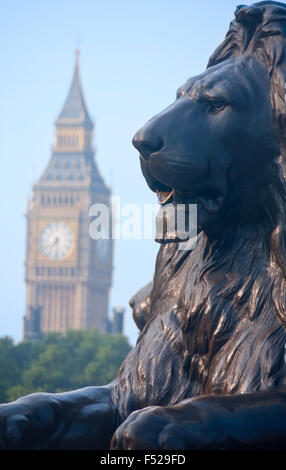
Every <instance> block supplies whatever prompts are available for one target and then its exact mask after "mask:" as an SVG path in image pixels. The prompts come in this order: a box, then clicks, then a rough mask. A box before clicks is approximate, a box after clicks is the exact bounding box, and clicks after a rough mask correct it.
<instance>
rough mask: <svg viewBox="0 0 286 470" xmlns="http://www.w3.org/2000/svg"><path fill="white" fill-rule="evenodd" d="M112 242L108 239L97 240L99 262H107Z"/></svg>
mask: <svg viewBox="0 0 286 470" xmlns="http://www.w3.org/2000/svg"><path fill="white" fill-rule="evenodd" d="M110 248H111V245H110V240H109V239H106V238H99V239H98V240H96V254H97V258H98V259H99V261H101V262H104V261H107V260H108V258H109V254H110Z"/></svg>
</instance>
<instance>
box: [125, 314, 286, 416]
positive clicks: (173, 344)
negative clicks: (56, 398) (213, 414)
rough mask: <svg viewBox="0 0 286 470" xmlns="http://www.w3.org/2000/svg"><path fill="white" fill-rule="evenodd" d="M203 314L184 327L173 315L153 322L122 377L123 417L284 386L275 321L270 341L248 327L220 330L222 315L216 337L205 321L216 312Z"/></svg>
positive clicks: (281, 331) (268, 336) (256, 328)
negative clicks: (211, 397)
mask: <svg viewBox="0 0 286 470" xmlns="http://www.w3.org/2000/svg"><path fill="white" fill-rule="evenodd" d="M206 310H207V309H206V306H205V310H200V312H196V315H194V316H193V318H192V319H191V320H189V324H184V325H183V327H182V313H181V314H179V313H178V312H176V310H173V309H171V310H169V311H166V312H165V313H163V314H160V315H158V316H157V317H155V318H154V319H153V321H152V322H151V323H150V325H149V327H148V328H147V329H146V331H145V332H144V334H143V336H142V338H141V340H140V341H139V342H138V344H137V345H136V347H135V348H134V349H133V350H132V351H131V353H130V354H129V356H128V360H127V362H126V363H125V366H124V367H123V369H122V371H121V375H120V384H121V392H123V393H122V394H121V399H122V401H123V403H122V405H123V409H124V411H123V414H126V415H128V414H129V413H130V412H131V411H133V410H134V409H137V408H141V407H145V406H148V405H158V404H159V405H171V404H174V403H177V402H179V401H181V400H183V399H185V398H189V397H193V396H198V395H201V394H206V393H207V394H208V393H219V394H222V393H246V392H251V391H256V390H265V389H269V388H272V387H273V386H279V385H280V384H281V383H282V382H283V380H284V377H285V361H284V354H285V348H284V347H285V341H286V337H285V330H284V328H283V327H282V326H281V324H280V323H279V322H277V321H276V319H275V318H274V317H273V318H274V321H273V328H274V329H273V328H272V330H271V331H272V335H271V334H270V333H269V334H267V332H266V331H263V327H262V326H261V327H260V326H258V325H255V324H252V325H251V324H248V323H247V322H239V323H238V324H237V323H236V324H235V323H234V324H233V325H230V323H229V322H226V323H225V325H224V324H223V319H224V318H225V316H224V315H222V316H221V317H220V318H217V322H216V323H215V325H214V326H216V329H217V331H216V332H215V331H214V330H213V329H212V327H211V325H210V319H209V317H210V316H211V315H214V314H215V312H211V311H209V312H207V311H206ZM229 313H232V314H233V315H234V314H235V313H234V312H229ZM184 314H186V312H184ZM219 328H220V331H219ZM218 331H219V335H218ZM274 332H275V334H273V333H274ZM216 335H218V336H217V341H216V339H215V336H216Z"/></svg>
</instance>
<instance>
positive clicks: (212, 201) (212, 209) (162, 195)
mask: <svg viewBox="0 0 286 470" xmlns="http://www.w3.org/2000/svg"><path fill="white" fill-rule="evenodd" d="M156 193H157V199H158V203H159V204H160V205H161V206H165V205H167V204H170V203H175V204H201V205H202V206H203V207H204V209H205V210H206V211H207V212H208V213H210V214H216V213H217V212H218V211H219V210H220V209H221V208H222V205H223V202H224V196H223V195H222V194H220V193H218V192H217V191H211V190H208V191H204V192H203V193H202V194H200V195H195V194H194V193H191V192H181V191H178V190H176V189H174V188H173V189H171V188H170V190H169V191H159V190H157V191H156Z"/></svg>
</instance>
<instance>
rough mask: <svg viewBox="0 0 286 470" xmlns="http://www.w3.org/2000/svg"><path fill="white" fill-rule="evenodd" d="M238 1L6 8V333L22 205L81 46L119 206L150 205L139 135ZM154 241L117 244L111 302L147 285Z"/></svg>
mask: <svg viewBox="0 0 286 470" xmlns="http://www.w3.org/2000/svg"><path fill="white" fill-rule="evenodd" d="M237 3H239V2H238V1H234V0H217V1H214V0H205V1H202V2H198V1H195V0H165V1H162V0H144V1H143V0H142V1H139V0H132V1H129V0H121V1H116V0H113V1H108V0H105V1H103V0H100V1H99V0H81V1H79V0H77V1H76V0H56V1H55V0H49V1H48V2H43V1H34V0H26V1H25V2H23V1H21V0H14V1H13V2H4V1H3V0H2V1H1V4H0V31H1V32H0V36H1V38H0V39H1V40H0V44H1V75H0V81H1V86H0V94H1V97H0V100H1V101H0V102H1V113H0V121H1V122H0V129H1V139H0V155H1V185H0V191H1V195H0V210H1V221H2V224H1V228H2V230H1V231H0V260H1V271H0V299H1V301H0V336H3V335H11V336H12V337H13V338H15V339H16V340H17V341H18V340H20V339H21V335H22V318H23V316H24V314H25V284H24V257H25V217H24V214H25V207H26V196H27V194H29V193H30V194H31V187H32V184H33V183H34V182H35V181H36V180H37V179H38V178H39V176H40V175H41V173H42V172H43V170H44V168H45V166H46V164H47V162H48V160H49V158H50V154H51V146H52V144H53V143H54V120H55V118H56V117H57V114H58V113H59V111H60V109H61V107H62V105H63V102H64V100H65V97H66V94H67V92H68V88H69V86H70V82H71V78H72V71H73V65H74V50H75V48H77V47H79V48H80V50H81V55H80V64H81V75H82V82H83V88H84V92H85V96H86V99H87V103H88V106H89V110H90V113H91V115H92V117H93V119H94V120H95V125H96V127H95V147H96V150H97V155H96V160H97V163H98V165H99V168H100V170H101V173H102V174H103V176H104V178H105V180H106V181H107V183H109V184H110V183H112V185H113V187H114V194H115V195H117V196H120V197H121V200H122V203H138V204H143V203H154V202H156V197H155V195H154V194H153V193H151V192H150V190H149V189H148V188H147V186H146V184H145V182H144V179H143V177H142V176H141V172H140V168H139V161H138V155H137V152H136V150H135V149H134V148H133V147H132V145H131V139H132V136H133V134H134V133H135V131H136V130H137V129H138V128H139V127H141V125H143V124H144V122H145V121H146V120H147V119H149V118H150V117H152V116H153V115H154V114H156V113H158V112H159V111H160V110H162V109H163V108H164V107H166V106H167V105H168V104H170V102H171V101H172V100H173V99H174V98H175V92H176V89H177V88H178V87H179V86H180V85H181V84H182V83H183V82H184V81H185V80H186V79H187V78H188V77H189V76H191V75H194V74H197V73H199V72H201V71H203V70H204V68H205V66H206V64H207V60H208V57H209V56H210V54H211V53H212V52H213V50H214V49H215V47H216V46H217V45H218V44H219V42H220V41H221V40H222V39H223V37H224V35H225V33H226V31H227V28H228V25H229V22H230V21H231V19H232V18H233V12H234V10H235V7H236V5H237ZM157 251H158V245H157V244H156V243H155V242H154V241H152V240H150V241H144V240H143V241H142V240H134V241H124V240H122V241H118V242H116V246H115V260H114V268H115V270H114V280H113V289H112V296H111V304H112V305H123V306H125V307H126V308H127V314H126V321H125V333H126V334H127V335H128V336H129V338H130V340H131V341H132V342H133V343H134V341H135V340H136V335H137V330H136V327H135V326H134V325H133V322H132V318H131V311H130V308H129V307H128V300H129V299H130V297H131V296H132V295H133V294H134V293H135V292H136V291H137V290H138V289H139V288H140V287H142V286H143V285H144V284H146V283H147V282H148V281H149V280H151V278H152V275H153V271H154V263H155V257H156V253H157Z"/></svg>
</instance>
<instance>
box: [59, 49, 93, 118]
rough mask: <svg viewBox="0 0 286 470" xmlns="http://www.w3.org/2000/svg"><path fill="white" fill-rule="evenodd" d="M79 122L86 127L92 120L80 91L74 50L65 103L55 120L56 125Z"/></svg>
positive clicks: (80, 86) (77, 59)
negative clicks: (71, 75) (72, 66)
mask: <svg viewBox="0 0 286 470" xmlns="http://www.w3.org/2000/svg"><path fill="white" fill-rule="evenodd" d="M79 124H81V125H85V126H87V127H93V122H92V119H91V117H90V115H89V112H88V109H87V105H86V102H85V99H84V95H83V91H82V85H81V79H80V70H79V51H78V50H76V58H75V67H74V73H73V78H72V83H71V86H70V89H69V92H68V96H67V98H66V101H65V104H64V106H63V108H62V110H61V112H60V114H59V117H58V118H57V120H56V126H67V125H79Z"/></svg>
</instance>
